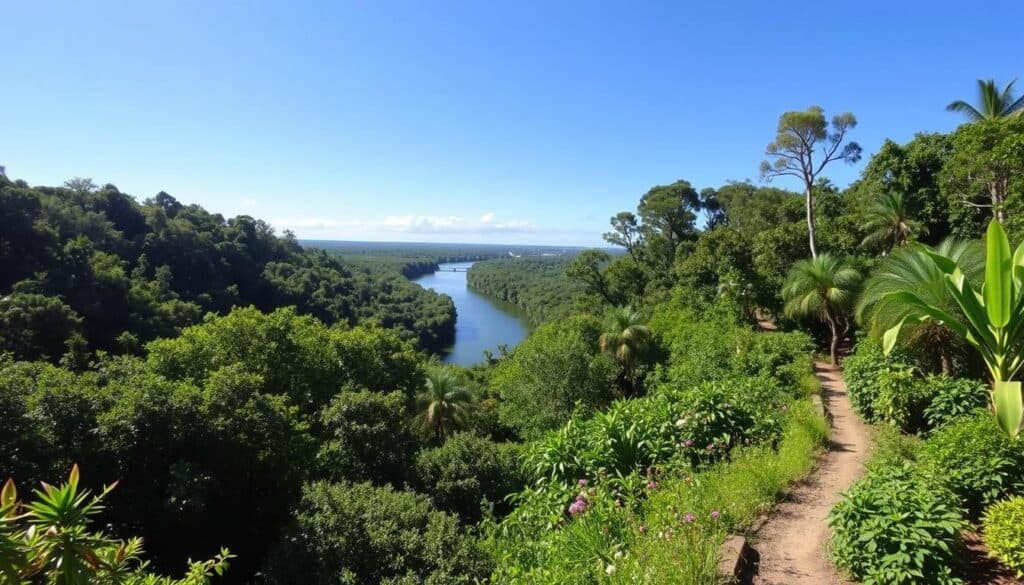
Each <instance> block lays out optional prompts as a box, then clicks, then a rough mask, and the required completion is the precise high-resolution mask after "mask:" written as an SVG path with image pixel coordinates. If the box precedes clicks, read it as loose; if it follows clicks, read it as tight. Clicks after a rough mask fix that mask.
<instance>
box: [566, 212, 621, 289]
mask: <svg viewBox="0 0 1024 585" xmlns="http://www.w3.org/2000/svg"><path fill="white" fill-rule="evenodd" d="M620 215H621V214H620ZM610 260H611V256H609V255H608V254H607V253H606V252H602V251H601V250H585V251H583V252H580V253H579V254H578V255H577V256H576V257H575V258H573V260H572V262H571V263H569V266H568V267H566V269H565V275H566V276H568V277H569V278H572V279H575V280H578V281H580V282H582V283H583V285H584V286H585V287H586V290H587V292H589V293H591V294H596V295H598V296H600V297H601V298H602V299H603V300H604V301H605V302H607V303H609V304H615V301H616V300H617V299H616V297H615V296H614V295H613V294H612V291H611V289H610V287H609V285H608V279H607V278H605V275H604V271H603V268H604V266H605V265H606V264H608V262H609V261H610Z"/></svg>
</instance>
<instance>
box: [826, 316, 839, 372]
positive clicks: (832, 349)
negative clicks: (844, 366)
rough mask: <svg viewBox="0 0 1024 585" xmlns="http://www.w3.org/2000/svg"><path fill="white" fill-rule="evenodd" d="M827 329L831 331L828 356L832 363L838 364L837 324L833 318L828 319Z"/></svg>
mask: <svg viewBox="0 0 1024 585" xmlns="http://www.w3.org/2000/svg"><path fill="white" fill-rule="evenodd" d="M828 330H829V331H831V332H832V343H831V344H830V345H829V348H828V349H829V351H828V353H829V356H830V357H831V358H832V365H833V366H838V365H839V337H840V335H839V324H838V323H836V322H835V319H832V318H829V319H828Z"/></svg>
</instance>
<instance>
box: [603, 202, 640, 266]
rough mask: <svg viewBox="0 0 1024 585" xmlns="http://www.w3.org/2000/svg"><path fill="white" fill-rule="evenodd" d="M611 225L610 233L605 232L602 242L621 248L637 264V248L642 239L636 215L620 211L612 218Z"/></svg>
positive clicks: (638, 259)
mask: <svg viewBox="0 0 1024 585" xmlns="http://www.w3.org/2000/svg"><path fill="white" fill-rule="evenodd" d="M611 224H612V231H610V232H605V234H604V236H603V237H604V241H606V242H608V243H609V244H613V245H616V246H622V247H623V248H625V249H626V252H628V253H629V255H630V256H631V257H632V258H633V260H634V261H636V262H639V261H640V258H639V248H640V246H641V245H642V243H643V239H642V236H641V233H640V224H639V223H638V222H637V217H636V215H635V214H633V213H632V212H629V211H620V212H619V213H616V214H615V216H614V217H612V219H611Z"/></svg>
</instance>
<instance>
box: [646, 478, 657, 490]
mask: <svg viewBox="0 0 1024 585" xmlns="http://www.w3.org/2000/svg"><path fill="white" fill-rule="evenodd" d="M647 489H649V490H656V489H658V482H656V481H654V480H653V479H650V480H647Z"/></svg>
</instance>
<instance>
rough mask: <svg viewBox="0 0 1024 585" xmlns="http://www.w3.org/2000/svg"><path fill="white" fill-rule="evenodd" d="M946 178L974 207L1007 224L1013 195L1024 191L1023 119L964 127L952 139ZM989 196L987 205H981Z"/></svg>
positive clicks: (966, 202)
mask: <svg viewBox="0 0 1024 585" xmlns="http://www.w3.org/2000/svg"><path fill="white" fill-rule="evenodd" d="M951 142H952V146H953V155H952V156H951V157H950V159H949V161H947V162H946V165H945V167H944V168H943V179H944V180H945V181H946V182H947V183H948V184H949V185H950V187H951V188H952V189H953V190H954V191H955V192H956V193H957V194H959V196H960V198H961V199H962V200H963V202H964V203H965V204H966V205H968V206H971V207H977V208H989V209H991V210H992V217H994V218H995V219H996V221H998V222H999V223H1006V220H1007V212H1006V203H1007V201H1008V199H1009V197H1010V195H1012V194H1014V193H1020V192H1021V191H1022V190H1024V116H1012V117H1011V118H1009V119H1005V120H983V121H981V122H978V123H975V124H964V125H963V126H960V127H959V128H957V130H956V132H954V133H953V136H952V138H951ZM979 195H980V196H982V197H984V196H986V195H987V198H988V202H987V203H978V202H977V199H978V197H979Z"/></svg>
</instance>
